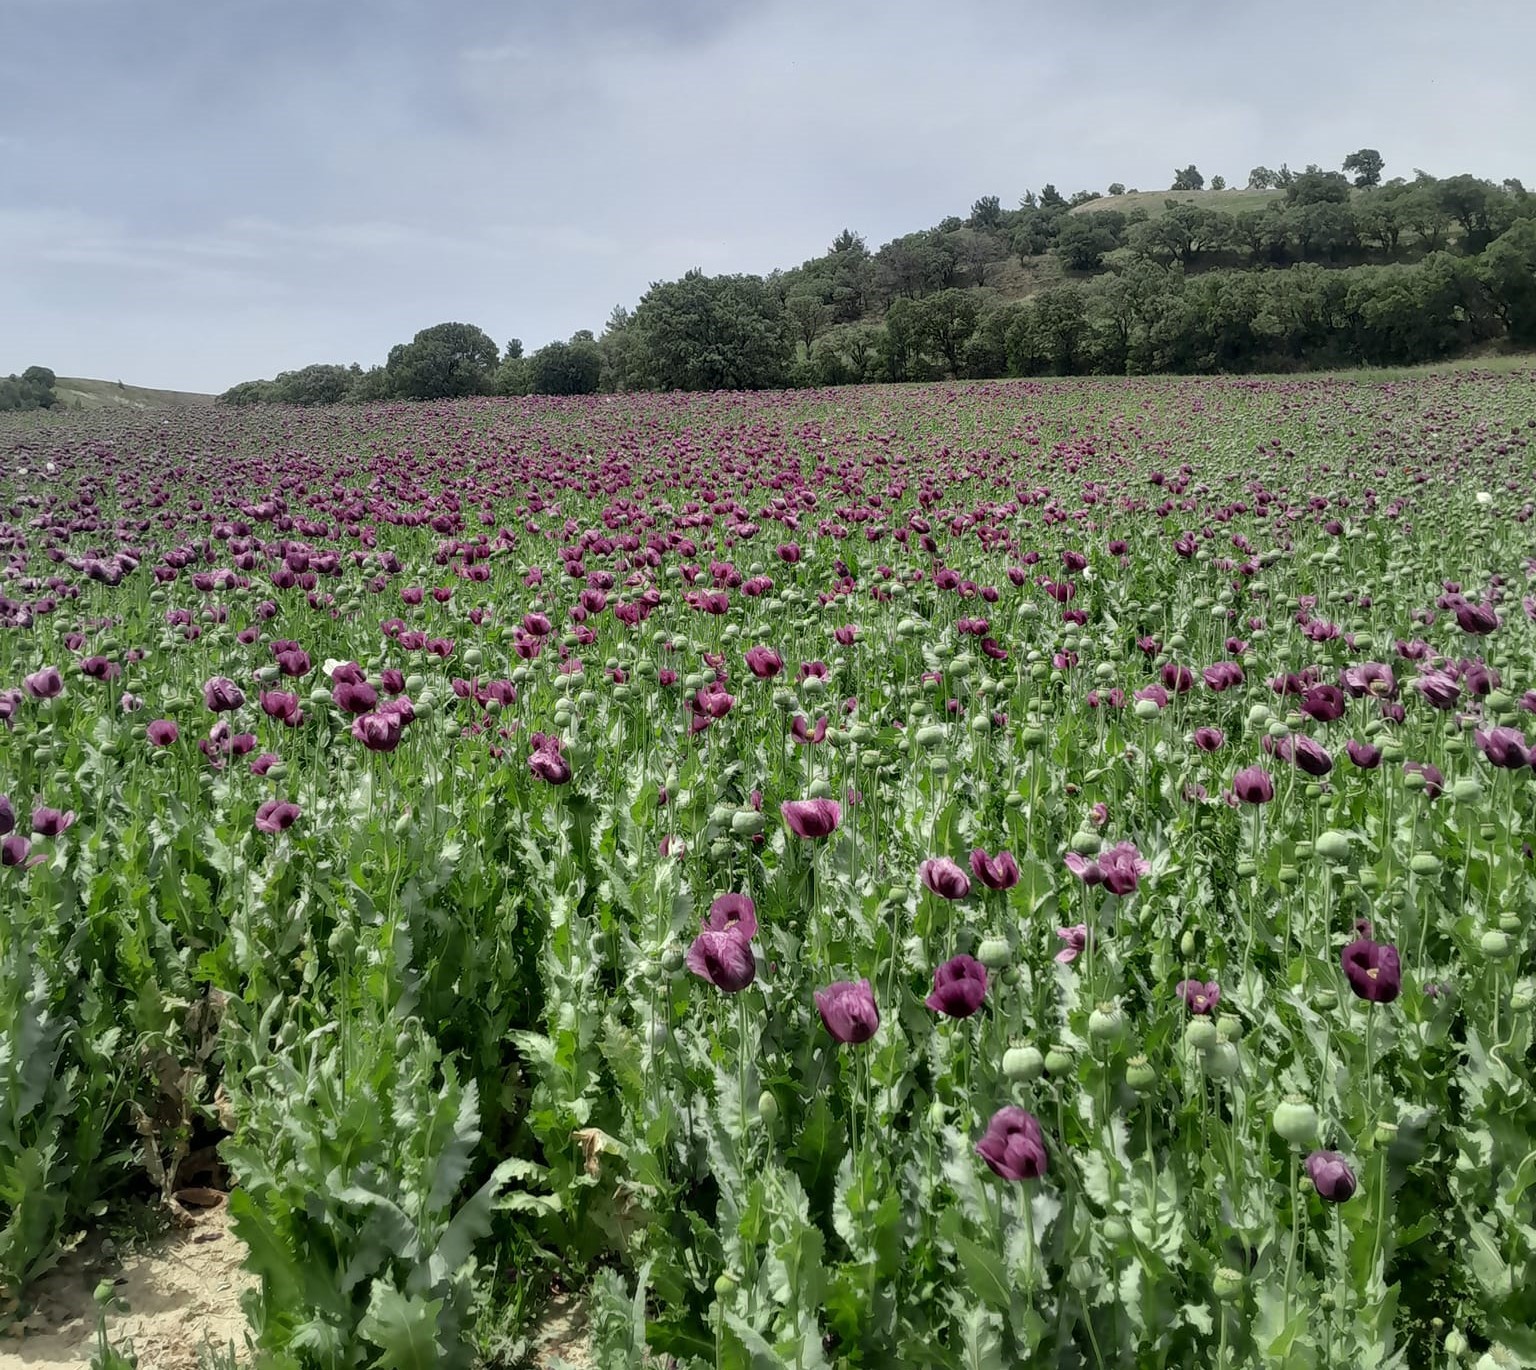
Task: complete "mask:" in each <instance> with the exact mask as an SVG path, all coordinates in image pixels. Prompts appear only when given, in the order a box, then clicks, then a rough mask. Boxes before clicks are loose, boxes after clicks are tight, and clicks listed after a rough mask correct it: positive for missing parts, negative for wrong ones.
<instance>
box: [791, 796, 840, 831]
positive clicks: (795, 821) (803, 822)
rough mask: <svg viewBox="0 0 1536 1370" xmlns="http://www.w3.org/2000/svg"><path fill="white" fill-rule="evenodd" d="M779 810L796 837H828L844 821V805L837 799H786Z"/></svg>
mask: <svg viewBox="0 0 1536 1370" xmlns="http://www.w3.org/2000/svg"><path fill="white" fill-rule="evenodd" d="M779 812H780V814H782V815H783V817H784V823H785V825H786V826H787V827H788V828H789V830H790V832H792V833H794V835H795V836H796V837H805V838H817V837H826V836H828V835H829V834H831V833H834V832H836V831H837V826H838V824H839V823H841V822H842V821H843V810H842V806H841V805H840V804H839V803H838V802H837V801H836V800H835V799H786V800H785V801H784V802H783V803H782V804H780V805H779Z"/></svg>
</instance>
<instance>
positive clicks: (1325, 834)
mask: <svg viewBox="0 0 1536 1370" xmlns="http://www.w3.org/2000/svg"><path fill="white" fill-rule="evenodd" d="M1314 845H1315V846H1316V848H1317V854H1318V855H1319V856H1321V857H1322V858H1323V859H1324V860H1325V861H1348V860H1349V834H1348V833H1344V832H1339V831H1338V830H1337V829H1336V828H1326V829H1324V830H1323V831H1322V832H1320V833H1318V835H1317V842H1316V843H1315V844H1314Z"/></svg>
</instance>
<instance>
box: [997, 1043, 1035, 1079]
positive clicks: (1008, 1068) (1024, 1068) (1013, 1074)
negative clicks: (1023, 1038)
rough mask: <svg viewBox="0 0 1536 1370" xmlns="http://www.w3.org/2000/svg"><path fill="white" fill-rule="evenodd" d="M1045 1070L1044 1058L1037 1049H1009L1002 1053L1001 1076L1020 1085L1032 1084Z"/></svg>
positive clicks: (1029, 1047) (1027, 1047)
mask: <svg viewBox="0 0 1536 1370" xmlns="http://www.w3.org/2000/svg"><path fill="white" fill-rule="evenodd" d="M1044 1069H1045V1057H1043V1056H1042V1055H1041V1054H1040V1049H1039V1048H1038V1047H1031V1046H1022V1047H1009V1048H1008V1050H1007V1051H1005V1052H1004V1053H1003V1074H1004V1075H1006V1076H1007V1077H1008V1078H1009V1079H1010V1080H1012V1081H1014V1082H1015V1083H1020V1084H1032V1083H1033V1082H1034V1081H1036V1080H1038V1079H1039V1078H1040V1075H1041V1072H1042V1071H1044Z"/></svg>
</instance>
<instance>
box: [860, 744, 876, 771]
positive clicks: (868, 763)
mask: <svg viewBox="0 0 1536 1370" xmlns="http://www.w3.org/2000/svg"><path fill="white" fill-rule="evenodd" d="M879 764H880V753H879V752H877V751H876V750H875V749H874V748H873V747H870V748H868V749H866V750H865V751H862V752H860V753H859V765H861V766H865V767H874V766H878V765H879Z"/></svg>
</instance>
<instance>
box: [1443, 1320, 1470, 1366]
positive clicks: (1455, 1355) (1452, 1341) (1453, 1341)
mask: <svg viewBox="0 0 1536 1370" xmlns="http://www.w3.org/2000/svg"><path fill="white" fill-rule="evenodd" d="M1471 1349H1472V1346H1471V1343H1470V1342H1468V1341H1467V1339H1466V1337H1465V1336H1464V1335H1463V1334H1462V1333H1461V1332H1460V1331H1458V1330H1457V1329H1456V1328H1454V1327H1453V1328H1451V1330H1450V1331H1449V1332H1447V1333H1446V1334H1445V1354H1446V1355H1447V1356H1449V1357H1450V1359H1451V1360H1464V1359H1466V1356H1467V1354H1468V1352H1470V1351H1471Z"/></svg>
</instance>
